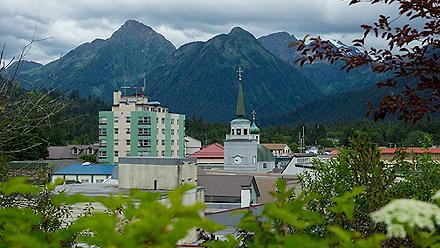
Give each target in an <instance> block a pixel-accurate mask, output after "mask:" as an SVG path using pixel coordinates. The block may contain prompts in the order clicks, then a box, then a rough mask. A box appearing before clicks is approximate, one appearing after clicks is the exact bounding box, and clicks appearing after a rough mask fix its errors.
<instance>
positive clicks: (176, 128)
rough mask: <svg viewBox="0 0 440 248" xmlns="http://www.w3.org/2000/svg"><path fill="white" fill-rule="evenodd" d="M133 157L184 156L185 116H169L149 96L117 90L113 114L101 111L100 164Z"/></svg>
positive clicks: (166, 111)
mask: <svg viewBox="0 0 440 248" xmlns="http://www.w3.org/2000/svg"><path fill="white" fill-rule="evenodd" d="M131 156H141V157H175V158H177V157H184V156H185V115H181V114H173V113H169V111H168V108H166V107H163V106H160V103H159V102H149V101H148V97H147V96H145V95H138V94H136V95H133V96H125V95H124V96H123V95H122V93H121V92H120V91H115V92H114V93H113V106H112V111H100V112H99V156H98V157H99V162H101V163H113V162H118V161H119V157H131Z"/></svg>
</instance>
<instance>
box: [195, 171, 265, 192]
mask: <svg viewBox="0 0 440 248" xmlns="http://www.w3.org/2000/svg"><path fill="white" fill-rule="evenodd" d="M197 185H198V186H201V187H204V188H205V195H206V196H233V197H234V196H235V197H239V196H240V195H241V187H242V186H246V187H250V186H252V185H254V188H255V190H256V193H257V196H259V195H260V192H259V189H258V186H257V184H256V182H255V178H254V177H253V176H249V175H220V174H217V175H206V174H205V175H203V174H198V175H197Z"/></svg>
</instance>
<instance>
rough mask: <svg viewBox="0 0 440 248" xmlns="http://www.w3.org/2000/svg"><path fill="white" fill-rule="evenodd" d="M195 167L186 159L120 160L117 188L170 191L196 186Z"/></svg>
mask: <svg viewBox="0 0 440 248" xmlns="http://www.w3.org/2000/svg"><path fill="white" fill-rule="evenodd" d="M196 180H197V166H196V164H195V163H194V162H192V161H188V160H186V159H175V158H141V157H126V158H121V159H120V163H119V187H120V188H124V189H129V188H136V189H148V190H172V189H175V188H176V187H178V186H180V185H182V184H184V183H189V184H194V185H196V184H197V181H196Z"/></svg>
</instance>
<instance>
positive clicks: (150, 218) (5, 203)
mask: <svg viewBox="0 0 440 248" xmlns="http://www.w3.org/2000/svg"><path fill="white" fill-rule="evenodd" d="M57 183H59V182H57ZM55 186H56V185H54V184H48V185H46V186H45V187H39V186H34V185H31V184H29V183H27V181H26V179H25V178H11V179H8V180H7V181H5V182H3V183H1V184H0V230H1V231H0V247H71V246H72V245H73V244H75V243H83V244H87V245H89V246H99V247H172V246H175V245H176V244H177V243H178V241H179V240H182V239H183V238H185V237H186V236H187V235H188V233H189V232H190V231H194V230H195V229H196V228H201V229H203V230H206V231H210V232H213V231H217V230H219V228H220V227H221V226H219V225H217V224H215V223H212V222H210V221H208V220H206V219H204V218H202V217H201V215H200V213H201V211H202V209H203V205H201V204H194V205H187V204H184V203H183V196H184V194H185V192H187V191H188V190H192V189H193V186H189V185H184V186H182V187H180V188H178V189H176V190H175V191H172V192H170V193H168V194H167V198H168V203H165V202H164V201H163V200H160V199H161V198H162V196H161V194H159V193H151V192H144V191H140V190H133V191H131V193H130V194H129V195H111V196H109V197H102V196H97V197H88V196H83V195H71V196H68V195H66V194H65V193H64V192H59V193H55V192H54V189H55ZM81 203H93V204H94V205H95V206H98V205H102V206H104V207H105V209H106V211H104V212H99V211H93V210H90V209H89V210H87V209H85V211H86V214H83V215H81V216H79V218H77V219H75V220H73V219H72V216H71V215H70V209H71V207H75V208H79V207H80V206H81ZM72 220H73V221H72Z"/></svg>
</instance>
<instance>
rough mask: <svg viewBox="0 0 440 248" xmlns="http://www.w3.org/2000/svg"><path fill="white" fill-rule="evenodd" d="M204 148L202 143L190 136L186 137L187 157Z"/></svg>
mask: <svg viewBox="0 0 440 248" xmlns="http://www.w3.org/2000/svg"><path fill="white" fill-rule="evenodd" d="M201 148H202V142H201V141H200V140H198V139H195V138H193V137H190V136H185V157H188V156H190V155H192V154H194V153H196V152H198V151H200V149H201Z"/></svg>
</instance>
